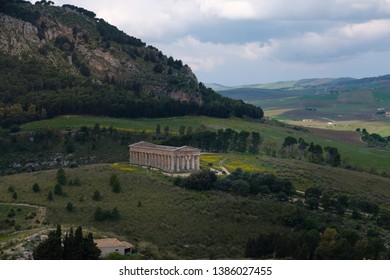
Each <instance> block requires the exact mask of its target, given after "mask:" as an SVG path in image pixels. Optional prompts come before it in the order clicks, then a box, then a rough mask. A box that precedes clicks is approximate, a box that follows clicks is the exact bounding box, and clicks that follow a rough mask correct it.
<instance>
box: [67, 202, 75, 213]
mask: <svg viewBox="0 0 390 280" xmlns="http://www.w3.org/2000/svg"><path fill="white" fill-rule="evenodd" d="M66 210H67V211H68V212H73V211H74V206H73V203H72V202H70V201H69V202H68V204H67V205H66Z"/></svg>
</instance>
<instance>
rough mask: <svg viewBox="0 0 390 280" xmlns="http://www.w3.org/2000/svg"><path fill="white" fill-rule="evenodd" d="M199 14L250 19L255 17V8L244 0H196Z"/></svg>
mask: <svg viewBox="0 0 390 280" xmlns="http://www.w3.org/2000/svg"><path fill="white" fill-rule="evenodd" d="M198 3H199V10H200V12H201V13H203V14H206V15H210V16H217V17H221V18H227V19H252V18H255V17H256V12H255V6H254V5H253V3H252V2H251V1H245V0H214V1H209V0H198Z"/></svg>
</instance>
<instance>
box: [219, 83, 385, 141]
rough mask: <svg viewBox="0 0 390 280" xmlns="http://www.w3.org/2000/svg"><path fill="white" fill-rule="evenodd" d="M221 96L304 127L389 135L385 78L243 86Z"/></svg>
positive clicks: (222, 92)
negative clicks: (364, 130)
mask: <svg viewBox="0 0 390 280" xmlns="http://www.w3.org/2000/svg"><path fill="white" fill-rule="evenodd" d="M220 93H221V94H223V95H226V96H229V97H232V98H237V99H243V100H245V101H248V102H249V103H252V104H255V105H259V106H262V108H263V109H264V111H265V115H266V116H268V117H271V118H274V119H278V120H280V121H283V122H286V123H289V124H294V125H300V126H305V127H317V128H326V129H331V130H348V131H354V130H355V129H356V128H358V127H360V128H363V127H364V128H366V129H367V130H369V131H370V132H372V133H374V132H375V133H379V134H380V135H382V136H388V135H390V130H389V124H390V118H388V117H386V116H385V112H389V111H390V86H389V82H388V77H387V76H385V77H378V78H368V79H362V80H349V79H347V80H340V79H339V80H332V79H328V80H324V79H318V80H315V79H313V80H308V81H305V80H302V81H297V82H295V83H293V82H289V83H275V84H270V85H255V86H244V87H237V88H233V89H226V88H224V89H223V90H221V91H220Z"/></svg>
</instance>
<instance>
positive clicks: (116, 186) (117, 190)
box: [110, 174, 122, 193]
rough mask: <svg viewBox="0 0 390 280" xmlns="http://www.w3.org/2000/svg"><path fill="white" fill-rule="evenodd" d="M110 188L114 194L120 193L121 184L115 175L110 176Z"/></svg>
mask: <svg viewBox="0 0 390 280" xmlns="http://www.w3.org/2000/svg"><path fill="white" fill-rule="evenodd" d="M110 186H111V188H112V191H113V192H114V193H120V192H121V189H122V187H121V184H120V182H119V179H118V176H117V175H116V174H112V175H111V177H110Z"/></svg>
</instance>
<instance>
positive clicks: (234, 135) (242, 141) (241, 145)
mask: <svg viewBox="0 0 390 280" xmlns="http://www.w3.org/2000/svg"><path fill="white" fill-rule="evenodd" d="M184 129H185V128H184V127H182V128H181V129H180V135H179V136H171V137H170V138H169V139H167V140H165V141H163V143H164V144H165V145H171V146H184V145H190V146H194V147H197V148H199V149H202V150H203V151H207V152H221V153H227V152H230V151H232V152H239V153H245V152H250V153H252V154H257V153H258V152H259V145H260V143H261V140H262V139H261V136H260V133H259V132H256V131H252V132H248V131H245V130H243V131H240V132H237V131H235V130H233V129H230V128H227V129H219V130H218V131H216V132H214V131H209V130H206V128H205V127H204V126H203V127H202V126H201V127H199V128H198V129H197V130H196V131H194V132H192V129H191V131H188V130H187V134H184Z"/></svg>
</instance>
